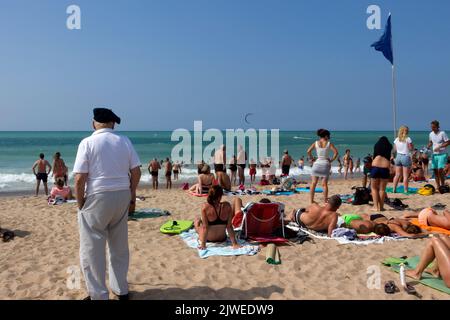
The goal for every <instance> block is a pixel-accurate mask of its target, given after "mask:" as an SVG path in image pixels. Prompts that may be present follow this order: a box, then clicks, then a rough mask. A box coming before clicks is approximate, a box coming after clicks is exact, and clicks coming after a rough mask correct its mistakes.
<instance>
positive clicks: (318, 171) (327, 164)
mask: <svg viewBox="0 0 450 320" xmlns="http://www.w3.org/2000/svg"><path fill="white" fill-rule="evenodd" d="M317 135H318V136H319V140H317V141H316V142H314V143H313V144H312V145H311V146H310V147H309V149H308V157H309V158H310V159H313V155H312V151H313V150H314V149H316V152H317V160H316V161H314V164H313V166H312V173H311V179H312V181H311V189H310V199H311V203H314V195H315V190H316V186H317V183H318V181H319V178H322V179H323V181H322V186H323V196H324V202H327V200H328V179H329V177H330V172H331V163H332V162H333V161H334V160H336V158H337V157H338V155H339V153H338V151H337V149H336V147H335V146H334V144H332V143H331V142H330V136H331V134H330V131H328V130H325V129H319V130H317ZM330 149H331V150H332V151H333V153H334V154H333V158H331V159H330V158H329V155H328V153H329V151H330Z"/></svg>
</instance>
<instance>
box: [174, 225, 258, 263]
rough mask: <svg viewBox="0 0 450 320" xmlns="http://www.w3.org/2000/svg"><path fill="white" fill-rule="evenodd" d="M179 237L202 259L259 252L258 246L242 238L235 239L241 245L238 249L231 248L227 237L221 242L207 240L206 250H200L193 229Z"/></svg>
mask: <svg viewBox="0 0 450 320" xmlns="http://www.w3.org/2000/svg"><path fill="white" fill-rule="evenodd" d="M180 237H181V238H182V239H183V241H184V242H185V243H186V244H187V245H188V246H189V247H190V248H192V249H197V251H198V256H199V257H200V258H202V259H205V258H208V257H212V256H241V255H248V256H252V255H255V254H257V253H258V252H259V247H258V246H253V245H251V244H249V243H248V242H246V241H244V240H242V239H237V242H238V243H239V244H240V245H241V246H242V247H241V248H239V249H233V246H232V244H231V241H230V239H228V238H227V240H226V241H225V242H221V243H212V242H207V243H206V250H200V249H198V245H199V239H198V234H197V232H196V231H195V230H194V229H191V230H189V231H186V232H183V233H181V234H180Z"/></svg>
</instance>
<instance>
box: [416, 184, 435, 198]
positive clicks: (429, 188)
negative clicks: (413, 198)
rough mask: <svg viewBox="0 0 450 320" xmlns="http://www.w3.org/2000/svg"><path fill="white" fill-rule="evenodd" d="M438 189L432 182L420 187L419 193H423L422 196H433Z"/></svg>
mask: <svg viewBox="0 0 450 320" xmlns="http://www.w3.org/2000/svg"><path fill="white" fill-rule="evenodd" d="M435 191H436V189H435V188H434V186H433V185H431V184H426V185H424V186H423V187H422V188H420V189H419V190H418V191H417V193H418V194H420V195H422V196H431V195H433V194H434V192H435Z"/></svg>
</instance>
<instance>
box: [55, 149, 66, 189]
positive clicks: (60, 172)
mask: <svg viewBox="0 0 450 320" xmlns="http://www.w3.org/2000/svg"><path fill="white" fill-rule="evenodd" d="M52 167H53V179H55V182H56V181H57V180H58V179H63V180H64V184H65V185H66V186H67V167H66V164H65V163H64V160H63V159H62V158H61V153H59V152H56V153H55V155H54V156H53V166H52Z"/></svg>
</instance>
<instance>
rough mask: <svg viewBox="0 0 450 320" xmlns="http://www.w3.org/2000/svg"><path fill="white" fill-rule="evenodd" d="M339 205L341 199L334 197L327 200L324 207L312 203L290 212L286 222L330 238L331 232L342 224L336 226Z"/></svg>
mask: <svg viewBox="0 0 450 320" xmlns="http://www.w3.org/2000/svg"><path fill="white" fill-rule="evenodd" d="M341 204H342V200H341V198H340V197H339V196H337V195H334V196H332V197H331V198H329V199H328V202H327V203H326V204H325V206H324V207H321V206H319V205H318V204H317V203H313V204H311V205H309V206H308V207H307V208H304V209H298V210H294V211H292V213H291V214H290V215H289V216H288V217H287V219H286V220H287V221H292V222H296V223H297V224H298V225H299V226H301V227H304V228H308V229H311V230H314V231H317V232H326V233H327V234H328V236H329V237H331V233H332V232H333V230H334V229H336V228H337V227H339V226H340V225H341V224H342V221H339V224H338V218H339V216H338V214H337V212H336V210H338V209H339V207H340V206H341Z"/></svg>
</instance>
